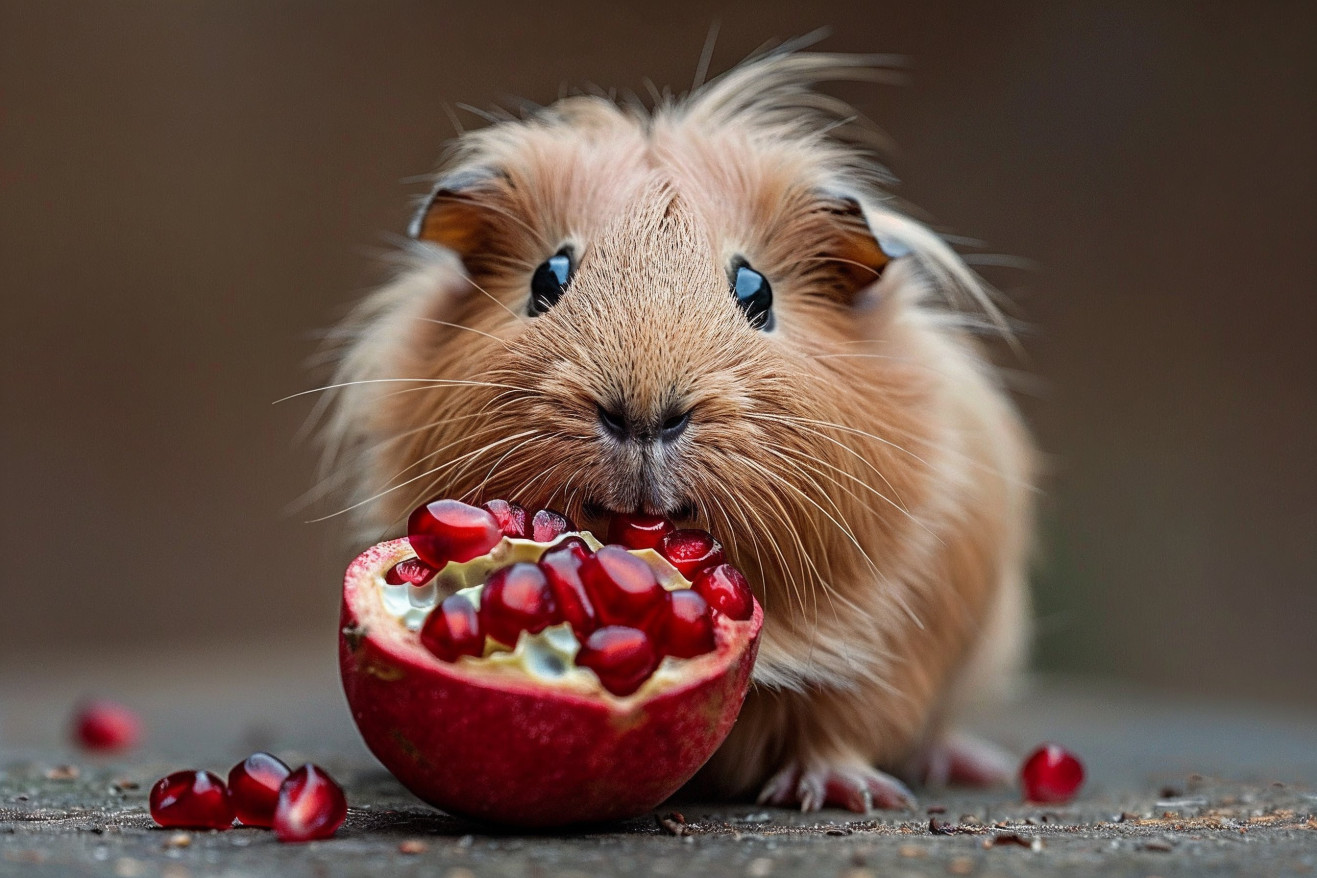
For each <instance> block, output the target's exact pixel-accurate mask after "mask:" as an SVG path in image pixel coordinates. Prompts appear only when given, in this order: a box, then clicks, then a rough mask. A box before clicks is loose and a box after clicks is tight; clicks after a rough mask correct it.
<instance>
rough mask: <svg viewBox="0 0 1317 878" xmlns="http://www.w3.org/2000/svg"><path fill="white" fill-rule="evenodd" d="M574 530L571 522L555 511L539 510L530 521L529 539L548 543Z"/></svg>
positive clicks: (574, 527) (574, 526)
mask: <svg viewBox="0 0 1317 878" xmlns="http://www.w3.org/2000/svg"><path fill="white" fill-rule="evenodd" d="M574 530H576V525H575V524H573V523H572V520H571V519H570V518H568V517H567V516H565V515H563V514H562V513H561V512H558V511H557V510H555V509H541V510H540V511H539V512H536V513H535V516H534V517H533V518H532V519H531V520H530V538H531V539H532V540H535V541H536V542H540V543H550V542H553V541H554V540H556V539H558V537H560V536H562V535H563V534H565V533H568V532H569V531H574Z"/></svg>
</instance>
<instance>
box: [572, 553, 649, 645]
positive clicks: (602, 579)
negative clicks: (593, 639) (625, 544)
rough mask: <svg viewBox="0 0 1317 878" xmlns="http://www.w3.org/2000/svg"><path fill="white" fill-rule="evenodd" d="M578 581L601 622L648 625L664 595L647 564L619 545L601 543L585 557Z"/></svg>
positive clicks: (638, 625) (646, 626) (634, 625)
mask: <svg viewBox="0 0 1317 878" xmlns="http://www.w3.org/2000/svg"><path fill="white" fill-rule="evenodd" d="M581 581H582V582H584V583H585V591H586V594H588V595H589V596H590V602H591V603H593V604H594V608H595V613H596V614H597V615H598V617H599V623H600V624H601V625H629V626H631V627H633V628H648V627H649V625H650V623H651V622H653V621H654V619H655V618H656V617H657V615H658V614H659V613H660V612H662V610H663V608H664V602H665V600H666V597H667V592H666V591H665V590H664V588H663V586H661V585H659V582H658V579H657V578H656V577H655V576H654V571H653V570H652V569H651V568H650V566H649V565H648V564H646V563H645V562H644V561H642V560H641V559H639V558H637V557H636V556H635V555H632V554H631V553H630V552H628V551H627V550H626V549H624V548H622V547H621V546H604V547H603V548H601V549H600V550H599V551H598V552H595V553H594V554H593V555H591V556H590V557H589V558H586V559H585V561H584V562H582V564H581Z"/></svg>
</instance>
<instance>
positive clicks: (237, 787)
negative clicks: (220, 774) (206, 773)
mask: <svg viewBox="0 0 1317 878" xmlns="http://www.w3.org/2000/svg"><path fill="white" fill-rule="evenodd" d="M288 774H289V769H288V766H287V765H285V764H284V763H283V762H282V761H281V760H280V759H278V758H276V757H274V756H272V755H270V754H269V753H253V754H252V755H250V756H248V757H247V758H246V759H245V760H243V761H242V762H239V763H238V764H237V765H235V766H233V768H231V769H229V800H230V801H232V802H233V811H234V813H235V814H237V816H238V822H239V823H241V824H243V825H244V826H265V827H269V826H272V825H273V824H274V806H275V803H276V802H278V801H279V787H280V786H281V785H282V784H283V782H284V780H285V779H286V778H287V777H288Z"/></svg>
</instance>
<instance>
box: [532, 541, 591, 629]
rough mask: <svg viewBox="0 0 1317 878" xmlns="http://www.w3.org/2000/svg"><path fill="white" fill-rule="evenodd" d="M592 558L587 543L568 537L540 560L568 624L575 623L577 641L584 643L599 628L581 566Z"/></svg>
mask: <svg viewBox="0 0 1317 878" xmlns="http://www.w3.org/2000/svg"><path fill="white" fill-rule="evenodd" d="M588 557H590V548H589V546H587V545H586V543H585V540H582V539H580V538H578V537H568V538H567V539H565V540H563V541H562V542H561V543H559V544H558V545H556V546H554V547H553V548H552V549H549V550H548V551H547V552H545V553H544V554H543V555H541V556H540V570H541V571H543V573H544V578H545V579H547V580H548V582H549V588H550V590H551V591H552V592H553V598H554V600H555V601H556V602H557V604H558V611H559V613H560V615H561V617H562V619H563V621H564V622H569V623H571V626H572V630H573V631H575V632H576V637H577V639H578V640H579V639H584V638H585V637H586V635H588V634H589V633H590V632H591V631H593V630H594V629H595V628H596V627H597V626H598V624H599V623H598V621H597V620H596V619H595V610H594V604H592V603H591V602H590V596H589V595H588V594H587V593H586V591H585V583H584V582H582V581H581V565H582V564H584V563H585V559H586V558H588Z"/></svg>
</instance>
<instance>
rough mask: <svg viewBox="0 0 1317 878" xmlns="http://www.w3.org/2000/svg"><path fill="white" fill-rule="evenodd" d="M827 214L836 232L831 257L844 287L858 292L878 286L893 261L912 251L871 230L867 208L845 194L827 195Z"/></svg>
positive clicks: (831, 192)
mask: <svg viewBox="0 0 1317 878" xmlns="http://www.w3.org/2000/svg"><path fill="white" fill-rule="evenodd" d="M824 198H825V202H824V203H825V207H824V210H825V211H826V212H827V213H828V214H830V215H831V216H832V218H833V221H834V222H833V226H834V229H835V232H836V235H835V237H834V238H833V241H832V244H831V248H830V249H831V253H830V255H831V256H832V257H833V258H834V259H835V261H836V262H835V268H836V272H837V275H838V277H839V279H840V281H841V283H842V285H843V286H845V287H847V288H848V289H849V290H850V291H851V292H858V291H860V290H863V289H865V288H866V287H869V286H871V285H873V284H874V283H876V282H877V281H878V280H879V279H880V278H881V277H882V275H883V270H884V269H886V268H887V265H888V263H890V262H891V261H892V260H893V259H899V258H900V257H902V256H905V255H907V254H909V253H910V248H909V247H907V246H905V245H904V244H902V243H901V242H900V241H897V240H896V239H894V238H891V237H890V236H886V235H879V234H876V233H875V232H874V230H873V229H872V228H871V227H870V226H869V222H868V219H867V218H866V217H865V212H864V205H862V204H861V203H860V200H859V199H858V198H856V197H855V196H853V195H850V194H848V193H844V192H837V191H829V192H826V193H824Z"/></svg>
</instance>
